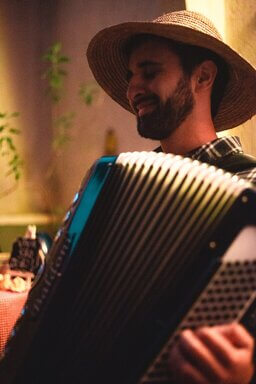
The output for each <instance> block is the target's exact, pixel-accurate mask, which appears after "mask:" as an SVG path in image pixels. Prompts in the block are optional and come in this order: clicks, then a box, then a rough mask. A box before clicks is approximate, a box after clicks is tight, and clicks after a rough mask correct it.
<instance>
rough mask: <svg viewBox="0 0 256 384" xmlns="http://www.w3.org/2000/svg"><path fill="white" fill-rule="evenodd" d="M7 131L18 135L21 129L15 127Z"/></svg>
mask: <svg viewBox="0 0 256 384" xmlns="http://www.w3.org/2000/svg"><path fill="white" fill-rule="evenodd" d="M9 132H10V133H12V134H14V135H19V134H20V133H21V131H20V130H19V129H16V128H10V129H9Z"/></svg>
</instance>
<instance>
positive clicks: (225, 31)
mask: <svg viewBox="0 0 256 384" xmlns="http://www.w3.org/2000/svg"><path fill="white" fill-rule="evenodd" d="M181 9H190V10H195V11H199V12H201V13H203V14H205V15H206V16H207V17H209V18H210V19H211V20H212V21H213V22H214V24H215V25H216V26H217V28H218V29H219V31H220V33H221V34H222V36H223V39H224V41H225V42H227V43H228V44H230V45H231V46H232V47H233V48H234V49H236V50H237V51H238V52H239V53H240V54H241V55H242V56H244V57H245V58H247V59H248V60H249V61H250V62H251V64H253V65H254V66H256V54H255V52H256V2H255V0H246V1H244V0H218V1H217V0H207V1H205V0H186V1H182V0H154V1H151V0H140V1H137V0H129V1H128V0H73V1H69V0H0V170H1V172H0V250H3V251H5V250H8V248H9V247H10V241H11V240H10V239H13V241H14V239H15V236H16V233H17V229H18V231H22V230H23V229H22V228H23V227H24V226H26V225H27V224H37V225H38V226H39V228H41V227H42V228H44V229H45V228H46V229H47V228H48V230H49V231H52V232H54V230H55V228H56V226H58V222H59V220H60V217H62V215H63V213H64V212H65V211H66V209H67V208H68V206H69V203H70V201H71V199H72V197H73V195H74V193H75V191H76V190H77V189H78V187H79V185H80V182H81V180H82V178H83V177H84V175H85V173H86V171H87V170H88V168H90V166H91V165H92V163H93V162H94V161H95V160H96V159H97V158H98V157H100V156H102V155H104V154H107V153H119V152H125V151H134V150H139V151H141V150H151V149H153V148H155V147H156V143H154V142H151V141H148V140H144V139H141V138H139V137H138V135H137V132H136V128H135V121H134V117H133V115H131V114H130V113H129V112H127V111H125V110H124V109H122V108H121V107H120V106H119V105H117V104H116V103H115V102H114V101H112V99H110V97H109V96H107V95H106V94H105V93H104V91H102V90H101V89H100V88H99V87H98V86H97V84H96V83H95V81H94V79H93V76H92V73H91V72H90V69H89V67H88V64H87V61H86V49H87V46H88V43H89V41H90V40H91V38H92V37H93V36H94V35H95V34H96V32H98V31H99V30H101V29H102V28H104V27H107V26H110V25H113V24H118V23H120V22H125V21H131V20H133V21H140V20H151V19H153V18H155V17H157V16H159V15H160V14H163V13H165V12H168V11H173V10H181ZM255 125H256V119H255V118H253V119H252V120H250V121H249V122H247V123H246V124H244V125H243V126H241V127H238V128H235V129H233V130H232V131H230V132H225V134H238V135H239V136H240V138H241V141H242V143H243V145H244V149H245V151H246V152H247V153H250V154H253V155H256V141H255Z"/></svg>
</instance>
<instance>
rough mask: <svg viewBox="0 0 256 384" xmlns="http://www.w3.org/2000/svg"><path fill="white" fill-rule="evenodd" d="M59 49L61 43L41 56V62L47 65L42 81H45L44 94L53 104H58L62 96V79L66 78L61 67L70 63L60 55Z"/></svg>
mask: <svg viewBox="0 0 256 384" xmlns="http://www.w3.org/2000/svg"><path fill="white" fill-rule="evenodd" d="M61 49H62V46H61V43H59V42H58V43H55V44H53V45H52V46H51V47H50V48H49V49H48V51H47V52H46V54H45V55H43V61H45V62H47V63H48V65H49V67H48V68H47V69H46V71H45V72H44V73H43V79H46V80H47V83H48V86H47V89H46V92H47V94H49V95H50V97H51V100H52V101H53V102H54V103H58V102H59V101H60V99H61V98H62V95H63V86H64V78H65V77H66V76H67V71H66V70H64V69H63V68H62V65H63V64H66V63H68V62H69V61H70V59H69V57H68V56H65V55H63V54H62V53H61Z"/></svg>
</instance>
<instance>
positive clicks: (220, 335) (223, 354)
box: [196, 324, 253, 369]
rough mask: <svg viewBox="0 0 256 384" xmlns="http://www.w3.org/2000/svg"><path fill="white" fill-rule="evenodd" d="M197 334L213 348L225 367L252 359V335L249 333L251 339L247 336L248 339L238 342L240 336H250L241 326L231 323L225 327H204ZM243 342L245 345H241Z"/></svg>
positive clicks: (220, 362)
mask: <svg viewBox="0 0 256 384" xmlns="http://www.w3.org/2000/svg"><path fill="white" fill-rule="evenodd" d="M240 331H241V332H240ZM237 333H239V334H237ZM196 334H197V336H198V338H199V339H200V340H201V341H202V342H203V343H204V344H205V345H206V346H207V347H208V348H209V349H210V350H211V352H212V353H213V355H214V356H215V358H216V359H217V360H218V362H219V364H221V365H222V366H223V368H224V369H225V368H227V367H229V368H231V367H233V368H234V367H235V366H236V365H237V364H242V362H243V361H248V362H249V361H252V357H253V340H252V337H251V336H250V335H249V339H247V338H246V341H244V342H243V341H241V342H238V341H239V338H240V337H243V336H244V337H247V336H248V334H247V332H244V329H243V327H241V326H239V327H236V326H235V327H233V325H231V324H229V326H225V327H222V326H221V327H220V326H216V327H202V328H200V329H198V330H197V331H196ZM234 335H235V336H234ZM234 340H235V342H234ZM237 344H239V346H237ZM243 344H244V345H245V346H244V347H241V345H243Z"/></svg>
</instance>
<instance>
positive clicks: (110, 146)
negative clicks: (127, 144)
mask: <svg viewBox="0 0 256 384" xmlns="http://www.w3.org/2000/svg"><path fill="white" fill-rule="evenodd" d="M117 152H118V151H117V137H116V133H115V130H114V129H113V128H108V129H107V132H106V135H105V144H104V155H105V156H115V155H117Z"/></svg>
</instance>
